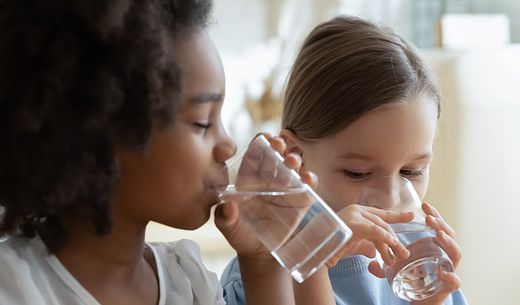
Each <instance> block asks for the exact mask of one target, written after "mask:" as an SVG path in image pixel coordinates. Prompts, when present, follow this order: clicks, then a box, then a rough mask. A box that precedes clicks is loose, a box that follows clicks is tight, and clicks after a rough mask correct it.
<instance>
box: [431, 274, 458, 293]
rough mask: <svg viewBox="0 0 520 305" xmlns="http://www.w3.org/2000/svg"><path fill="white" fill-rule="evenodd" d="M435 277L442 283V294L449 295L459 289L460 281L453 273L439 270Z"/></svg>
mask: <svg viewBox="0 0 520 305" xmlns="http://www.w3.org/2000/svg"><path fill="white" fill-rule="evenodd" d="M437 275H438V277H439V279H440V280H441V281H443V282H444V287H443V289H442V290H443V292H444V293H446V294H450V293H452V292H453V291H456V290H458V289H459V288H460V286H461V280H460V278H459V277H458V276H457V274H455V273H454V272H447V271H445V270H439V272H438V273H437Z"/></svg>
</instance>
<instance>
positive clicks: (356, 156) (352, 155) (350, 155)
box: [337, 153, 374, 161]
mask: <svg viewBox="0 0 520 305" xmlns="http://www.w3.org/2000/svg"><path fill="white" fill-rule="evenodd" d="M337 158H341V159H357V160H363V161H374V158H372V157H370V156H366V155H363V154H358V153H345V154H341V155H338V156H337Z"/></svg>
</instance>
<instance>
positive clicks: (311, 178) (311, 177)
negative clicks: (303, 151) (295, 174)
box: [300, 170, 318, 189]
mask: <svg viewBox="0 0 520 305" xmlns="http://www.w3.org/2000/svg"><path fill="white" fill-rule="evenodd" d="M300 177H301V179H302V181H303V182H305V183H307V184H308V185H309V186H310V187H312V188H313V189H315V188H317V187H318V176H316V174H315V173H313V172H309V171H305V170H304V171H302V172H300Z"/></svg>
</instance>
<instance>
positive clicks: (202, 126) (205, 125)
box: [193, 123, 212, 129]
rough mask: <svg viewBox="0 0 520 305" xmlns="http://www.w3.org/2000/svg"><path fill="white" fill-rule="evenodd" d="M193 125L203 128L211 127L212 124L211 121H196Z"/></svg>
mask: <svg viewBox="0 0 520 305" xmlns="http://www.w3.org/2000/svg"><path fill="white" fill-rule="evenodd" d="M193 125H195V126H196V127H198V128H202V129H209V128H211V126H212V124H211V123H194V124H193Z"/></svg>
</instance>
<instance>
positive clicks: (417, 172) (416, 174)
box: [400, 169, 424, 177]
mask: <svg viewBox="0 0 520 305" xmlns="http://www.w3.org/2000/svg"><path fill="white" fill-rule="evenodd" d="M400 173H401V175H405V176H411V177H419V176H422V175H423V173H424V170H422V169H420V170H409V169H403V170H401V171H400Z"/></svg>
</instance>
